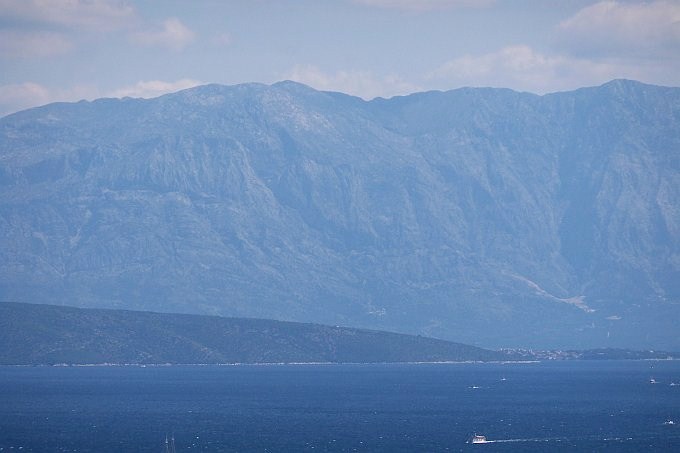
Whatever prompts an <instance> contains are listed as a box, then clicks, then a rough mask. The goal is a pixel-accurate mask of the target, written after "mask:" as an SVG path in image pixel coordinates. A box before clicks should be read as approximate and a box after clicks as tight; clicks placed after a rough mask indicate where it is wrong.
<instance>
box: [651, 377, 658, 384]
mask: <svg viewBox="0 0 680 453" xmlns="http://www.w3.org/2000/svg"><path fill="white" fill-rule="evenodd" d="M649 383H650V384H658V383H659V381H657V380H656V379H654V378H651V379H649Z"/></svg>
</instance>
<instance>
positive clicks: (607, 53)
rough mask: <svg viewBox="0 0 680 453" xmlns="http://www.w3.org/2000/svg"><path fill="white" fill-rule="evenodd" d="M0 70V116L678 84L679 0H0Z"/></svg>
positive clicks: (679, 57) (679, 44)
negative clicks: (161, 98) (198, 102)
mask: <svg viewBox="0 0 680 453" xmlns="http://www.w3.org/2000/svg"><path fill="white" fill-rule="evenodd" d="M0 69H1V70H0V115H3V114H6V113H10V112H13V111H16V110H19V109H23V108H27V107H31V106H36V105H41V104H45V103H48V102H52V101H58V100H68V101H76V100H79V99H93V98H97V97H122V96H133V97H153V96H157V95H160V94H163V93H166V92H169V91H176V90H178V89H181V88H187V87H190V86H193V85H197V84H203V83H222V84H236V83H243V82H264V83H273V82H276V81H279V80H284V79H292V80H297V81H299V82H303V83H306V84H308V85H311V86H313V87H315V88H318V89H324V90H336V91H343V92H346V93H350V94H355V95H358V96H362V97H364V98H366V99H370V98H373V97H376V96H383V97H389V96H393V95H396V94H405V93H410V92H413V91H421V90H430V89H440V90H446V89H452V88H458V87H461V86H495V87H509V88H513V89H516V90H522V91H531V92H535V93H546V92H552V91H559V90H566V89H572V88H576V87H580V86H588V85H597V84H601V83H603V82H605V81H608V80H610V79H614V78H629V79H636V80H641V81H643V82H648V83H655V84H661V85H671V86H680V0H669V1H651V2H639V1H637V2H636V1H602V2H594V1H586V0H562V1H559V0H554V1H553V0H535V1H534V0H495V1H494V0H488V1H487V0H145V1H141V0H140V1H132V0H130V1H120V0H0Z"/></svg>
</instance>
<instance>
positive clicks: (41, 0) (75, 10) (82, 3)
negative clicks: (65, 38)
mask: <svg viewBox="0 0 680 453" xmlns="http://www.w3.org/2000/svg"><path fill="white" fill-rule="evenodd" d="M134 15H135V10H134V8H133V7H132V6H129V5H128V4H126V3H124V2H121V1H119V0H0V17H14V18H18V19H21V20H26V21H31V22H42V23H50V24H58V25H65V26H84V27H88V28H96V29H101V28H106V29H111V28H115V27H117V26H120V25H122V24H124V23H125V22H126V21H128V20H130V19H131V18H132V17H134Z"/></svg>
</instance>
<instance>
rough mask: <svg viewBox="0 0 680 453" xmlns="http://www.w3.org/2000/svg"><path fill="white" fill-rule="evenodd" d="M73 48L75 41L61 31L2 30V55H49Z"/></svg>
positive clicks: (0, 39) (0, 49) (13, 56)
mask: <svg viewBox="0 0 680 453" xmlns="http://www.w3.org/2000/svg"><path fill="white" fill-rule="evenodd" d="M72 48H73V43H72V42H71V41H70V40H69V39H68V38H66V37H65V36H64V35H62V34H61V33H56V32H47V31H42V32H25V31H19V30H0V57H5V58H6V57H10V58H23V57H47V56H52V55H61V54H64V53H67V52H69V51H70V50H71V49H72Z"/></svg>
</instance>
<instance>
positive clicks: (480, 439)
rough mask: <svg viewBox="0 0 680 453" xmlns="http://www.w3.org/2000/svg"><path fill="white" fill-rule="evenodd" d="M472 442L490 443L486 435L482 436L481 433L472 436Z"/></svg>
mask: <svg viewBox="0 0 680 453" xmlns="http://www.w3.org/2000/svg"><path fill="white" fill-rule="evenodd" d="M470 442H472V443H473V444H486V443H489V441H488V440H486V437H485V436H480V435H479V434H475V435H474V436H472V439H471V441H470Z"/></svg>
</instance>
